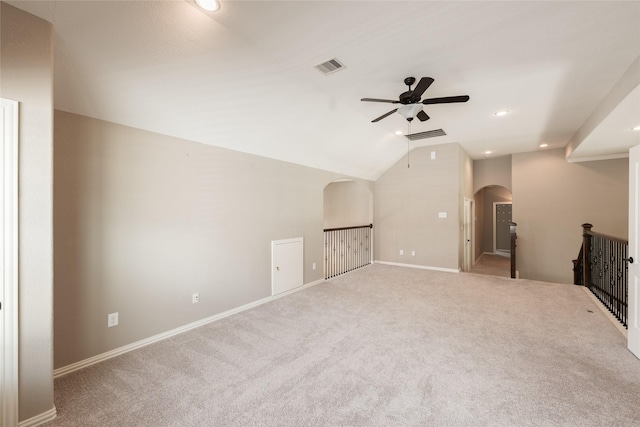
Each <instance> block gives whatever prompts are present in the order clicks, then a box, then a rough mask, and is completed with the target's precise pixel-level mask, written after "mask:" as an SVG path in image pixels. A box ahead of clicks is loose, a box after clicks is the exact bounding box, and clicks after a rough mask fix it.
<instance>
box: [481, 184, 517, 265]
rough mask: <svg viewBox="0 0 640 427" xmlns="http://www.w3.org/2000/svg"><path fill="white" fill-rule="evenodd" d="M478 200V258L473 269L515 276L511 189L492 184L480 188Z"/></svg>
mask: <svg viewBox="0 0 640 427" xmlns="http://www.w3.org/2000/svg"><path fill="white" fill-rule="evenodd" d="M474 202H475V206H476V209H475V212H476V227H475V238H476V240H475V246H474V248H475V256H476V260H475V261H476V262H475V265H474V266H473V268H472V269H471V272H472V273H478V274H488V275H492V276H503V277H511V259H510V255H511V234H510V230H509V223H510V222H511V220H512V194H511V191H509V190H508V189H506V188H505V187H502V186H500V185H488V186H486V187H483V188H481V189H480V190H478V191H477V192H476V194H475V196H474Z"/></svg>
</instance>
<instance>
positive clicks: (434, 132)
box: [407, 129, 446, 141]
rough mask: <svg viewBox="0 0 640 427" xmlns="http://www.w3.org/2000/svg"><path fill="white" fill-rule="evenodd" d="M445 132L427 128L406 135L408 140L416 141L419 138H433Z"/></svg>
mask: <svg viewBox="0 0 640 427" xmlns="http://www.w3.org/2000/svg"><path fill="white" fill-rule="evenodd" d="M445 135H446V133H444V131H443V130H442V129H435V130H428V131H426V132H418V133H412V134H411V135H407V138H409V141H417V140H419V139H426V138H435V137H436V136H445Z"/></svg>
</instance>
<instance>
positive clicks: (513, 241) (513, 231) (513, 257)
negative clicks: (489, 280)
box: [509, 221, 518, 279]
mask: <svg viewBox="0 0 640 427" xmlns="http://www.w3.org/2000/svg"><path fill="white" fill-rule="evenodd" d="M516 225H518V224H516V223H515V222H513V221H510V222H509V234H510V235H511V278H512V279H517V272H516V246H517V245H516V239H517V238H518V235H517V234H516Z"/></svg>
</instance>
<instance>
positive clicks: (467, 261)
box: [462, 199, 473, 271]
mask: <svg viewBox="0 0 640 427" xmlns="http://www.w3.org/2000/svg"><path fill="white" fill-rule="evenodd" d="M462 229H463V231H462V234H463V236H462V238H463V240H464V247H463V261H462V270H463V271H471V266H472V265H473V250H472V248H473V239H472V236H473V200H470V199H464V221H463V227H462Z"/></svg>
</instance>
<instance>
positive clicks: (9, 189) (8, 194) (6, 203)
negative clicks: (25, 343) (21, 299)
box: [0, 98, 19, 426]
mask: <svg viewBox="0 0 640 427" xmlns="http://www.w3.org/2000/svg"><path fill="white" fill-rule="evenodd" d="M18 114H19V104H18V102H17V101H12V100H9V99H5V98H0V134H1V135H2V149H1V150H0V151H1V153H0V163H2V166H3V172H2V174H1V178H0V180H1V182H0V188H1V189H2V209H1V210H0V217H1V218H2V219H1V221H0V222H2V243H3V246H2V248H0V254H1V255H0V256H1V257H2V265H3V273H4V274H2V275H1V276H2V278H1V279H0V280H1V283H2V289H1V291H0V292H1V293H0V301H1V302H2V309H1V310H0V354H1V355H2V363H0V424H1V425H6V426H10V425H18V381H19V378H18V279H19V278H18V243H19V241H18V135H19V127H18V126H19V121H18Z"/></svg>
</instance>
